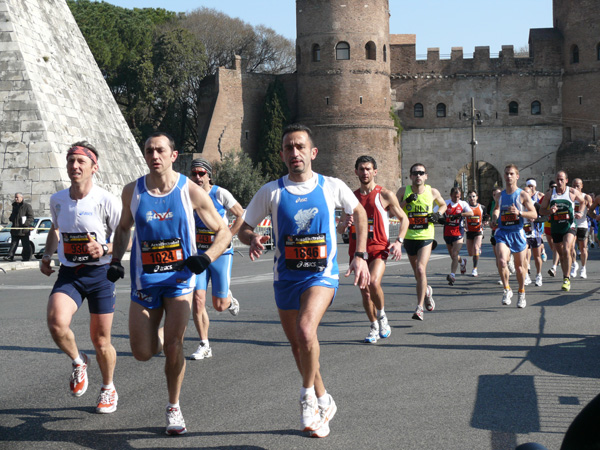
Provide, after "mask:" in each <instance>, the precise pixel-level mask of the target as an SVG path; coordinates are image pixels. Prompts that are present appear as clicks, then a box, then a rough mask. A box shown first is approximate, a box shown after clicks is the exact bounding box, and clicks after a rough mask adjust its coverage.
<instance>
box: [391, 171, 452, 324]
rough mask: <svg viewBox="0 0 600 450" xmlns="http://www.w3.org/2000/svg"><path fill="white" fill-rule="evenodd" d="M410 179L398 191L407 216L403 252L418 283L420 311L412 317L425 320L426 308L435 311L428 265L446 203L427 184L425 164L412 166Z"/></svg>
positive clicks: (418, 305) (417, 310) (436, 191)
mask: <svg viewBox="0 0 600 450" xmlns="http://www.w3.org/2000/svg"><path fill="white" fill-rule="evenodd" d="M410 179H411V181H412V184H411V185H410V186H404V187H401V188H400V189H398V192H397V193H396V197H398V201H399V202H400V207H401V208H402V209H404V212H406V215H407V216H408V231H407V232H406V237H405V238H404V249H405V250H406V253H407V254H408V260H409V261H410V265H411V267H412V269H413V273H414V274H415V279H416V280H417V309H416V310H415V312H414V314H413V316H412V318H413V319H415V320H423V306H425V308H426V309H427V311H433V310H434V309H435V302H434V301H433V289H432V288H431V286H429V285H427V264H428V263H429V257H430V256H431V251H432V247H433V245H432V244H433V242H434V237H435V229H434V228H433V224H434V222H437V221H438V218H439V216H441V215H442V214H444V213H445V212H446V202H445V201H444V199H443V198H442V196H441V195H440V192H439V191H438V190H437V189H434V188H432V187H431V186H429V185H428V184H425V182H426V181H427V169H426V168H425V166H424V165H423V164H421V163H416V164H413V165H412V167H411V168H410ZM434 203H436V204H437V205H438V207H439V209H438V211H437V212H436V213H433V204H434Z"/></svg>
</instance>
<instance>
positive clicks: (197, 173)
mask: <svg viewBox="0 0 600 450" xmlns="http://www.w3.org/2000/svg"><path fill="white" fill-rule="evenodd" d="M207 173H208V172H202V171H198V172H193V171H192V175H193V176H195V177H197V176H200V177H203V176H204V175H206V174H207Z"/></svg>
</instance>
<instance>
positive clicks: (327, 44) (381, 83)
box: [296, 0, 400, 190]
mask: <svg viewBox="0 0 600 450" xmlns="http://www.w3.org/2000/svg"><path fill="white" fill-rule="evenodd" d="M389 15H390V13H389V4H388V0H344V1H339V0H296V29H297V40H296V44H297V56H296V65H297V84H298V90H297V92H298V102H297V104H298V111H297V121H298V122H301V123H304V124H306V125H308V126H309V127H310V128H311V129H312V130H313V131H314V134H315V141H316V142H315V143H316V145H317V147H318V148H319V156H318V157H317V159H316V161H315V164H314V168H315V170H316V171H317V172H320V173H323V174H325V175H332V176H336V177H338V178H341V179H342V180H344V181H346V182H347V183H348V184H349V186H351V187H358V183H357V179H356V176H355V175H354V161H355V160H356V158H357V157H358V156H360V155H363V154H367V155H371V156H373V157H374V158H375V159H376V160H377V164H378V177H377V181H378V183H379V184H381V185H383V186H385V187H387V188H388V189H392V190H395V188H397V187H398V186H399V182H400V180H399V174H400V158H399V155H400V153H399V152H400V144H399V143H398V140H397V139H396V129H395V128H394V124H393V121H392V120H391V119H390V107H391V106H392V103H391V98H390V97H391V87H390V55H389V52H390V45H389Z"/></svg>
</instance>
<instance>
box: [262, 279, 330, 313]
mask: <svg viewBox="0 0 600 450" xmlns="http://www.w3.org/2000/svg"><path fill="white" fill-rule="evenodd" d="M339 284H340V280H336V279H334V278H326V277H313V278H309V279H307V280H302V281H275V282H273V288H274V290H275V303H277V307H278V308H279V309H282V310H291V309H295V310H300V297H301V296H302V293H303V292H304V291H306V290H307V289H308V288H310V287H313V286H323V287H326V288H331V289H334V292H333V298H332V299H331V304H333V299H335V294H336V293H337V290H338V286H339Z"/></svg>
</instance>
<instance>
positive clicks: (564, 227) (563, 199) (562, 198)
mask: <svg viewBox="0 0 600 450" xmlns="http://www.w3.org/2000/svg"><path fill="white" fill-rule="evenodd" d="M552 205H556V207H557V208H558V209H557V210H556V212H555V213H554V214H552V215H551V216H550V232H551V233H552V234H565V233H566V232H567V231H569V228H571V227H573V226H574V225H573V224H574V223H575V222H574V220H575V216H574V211H573V209H574V208H573V207H574V206H575V204H574V203H573V201H572V200H571V194H570V192H569V187H568V186H567V188H566V189H565V192H563V193H562V194H560V195H559V194H557V193H556V188H554V190H553V191H552V197H550V207H551V206H552Z"/></svg>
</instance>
